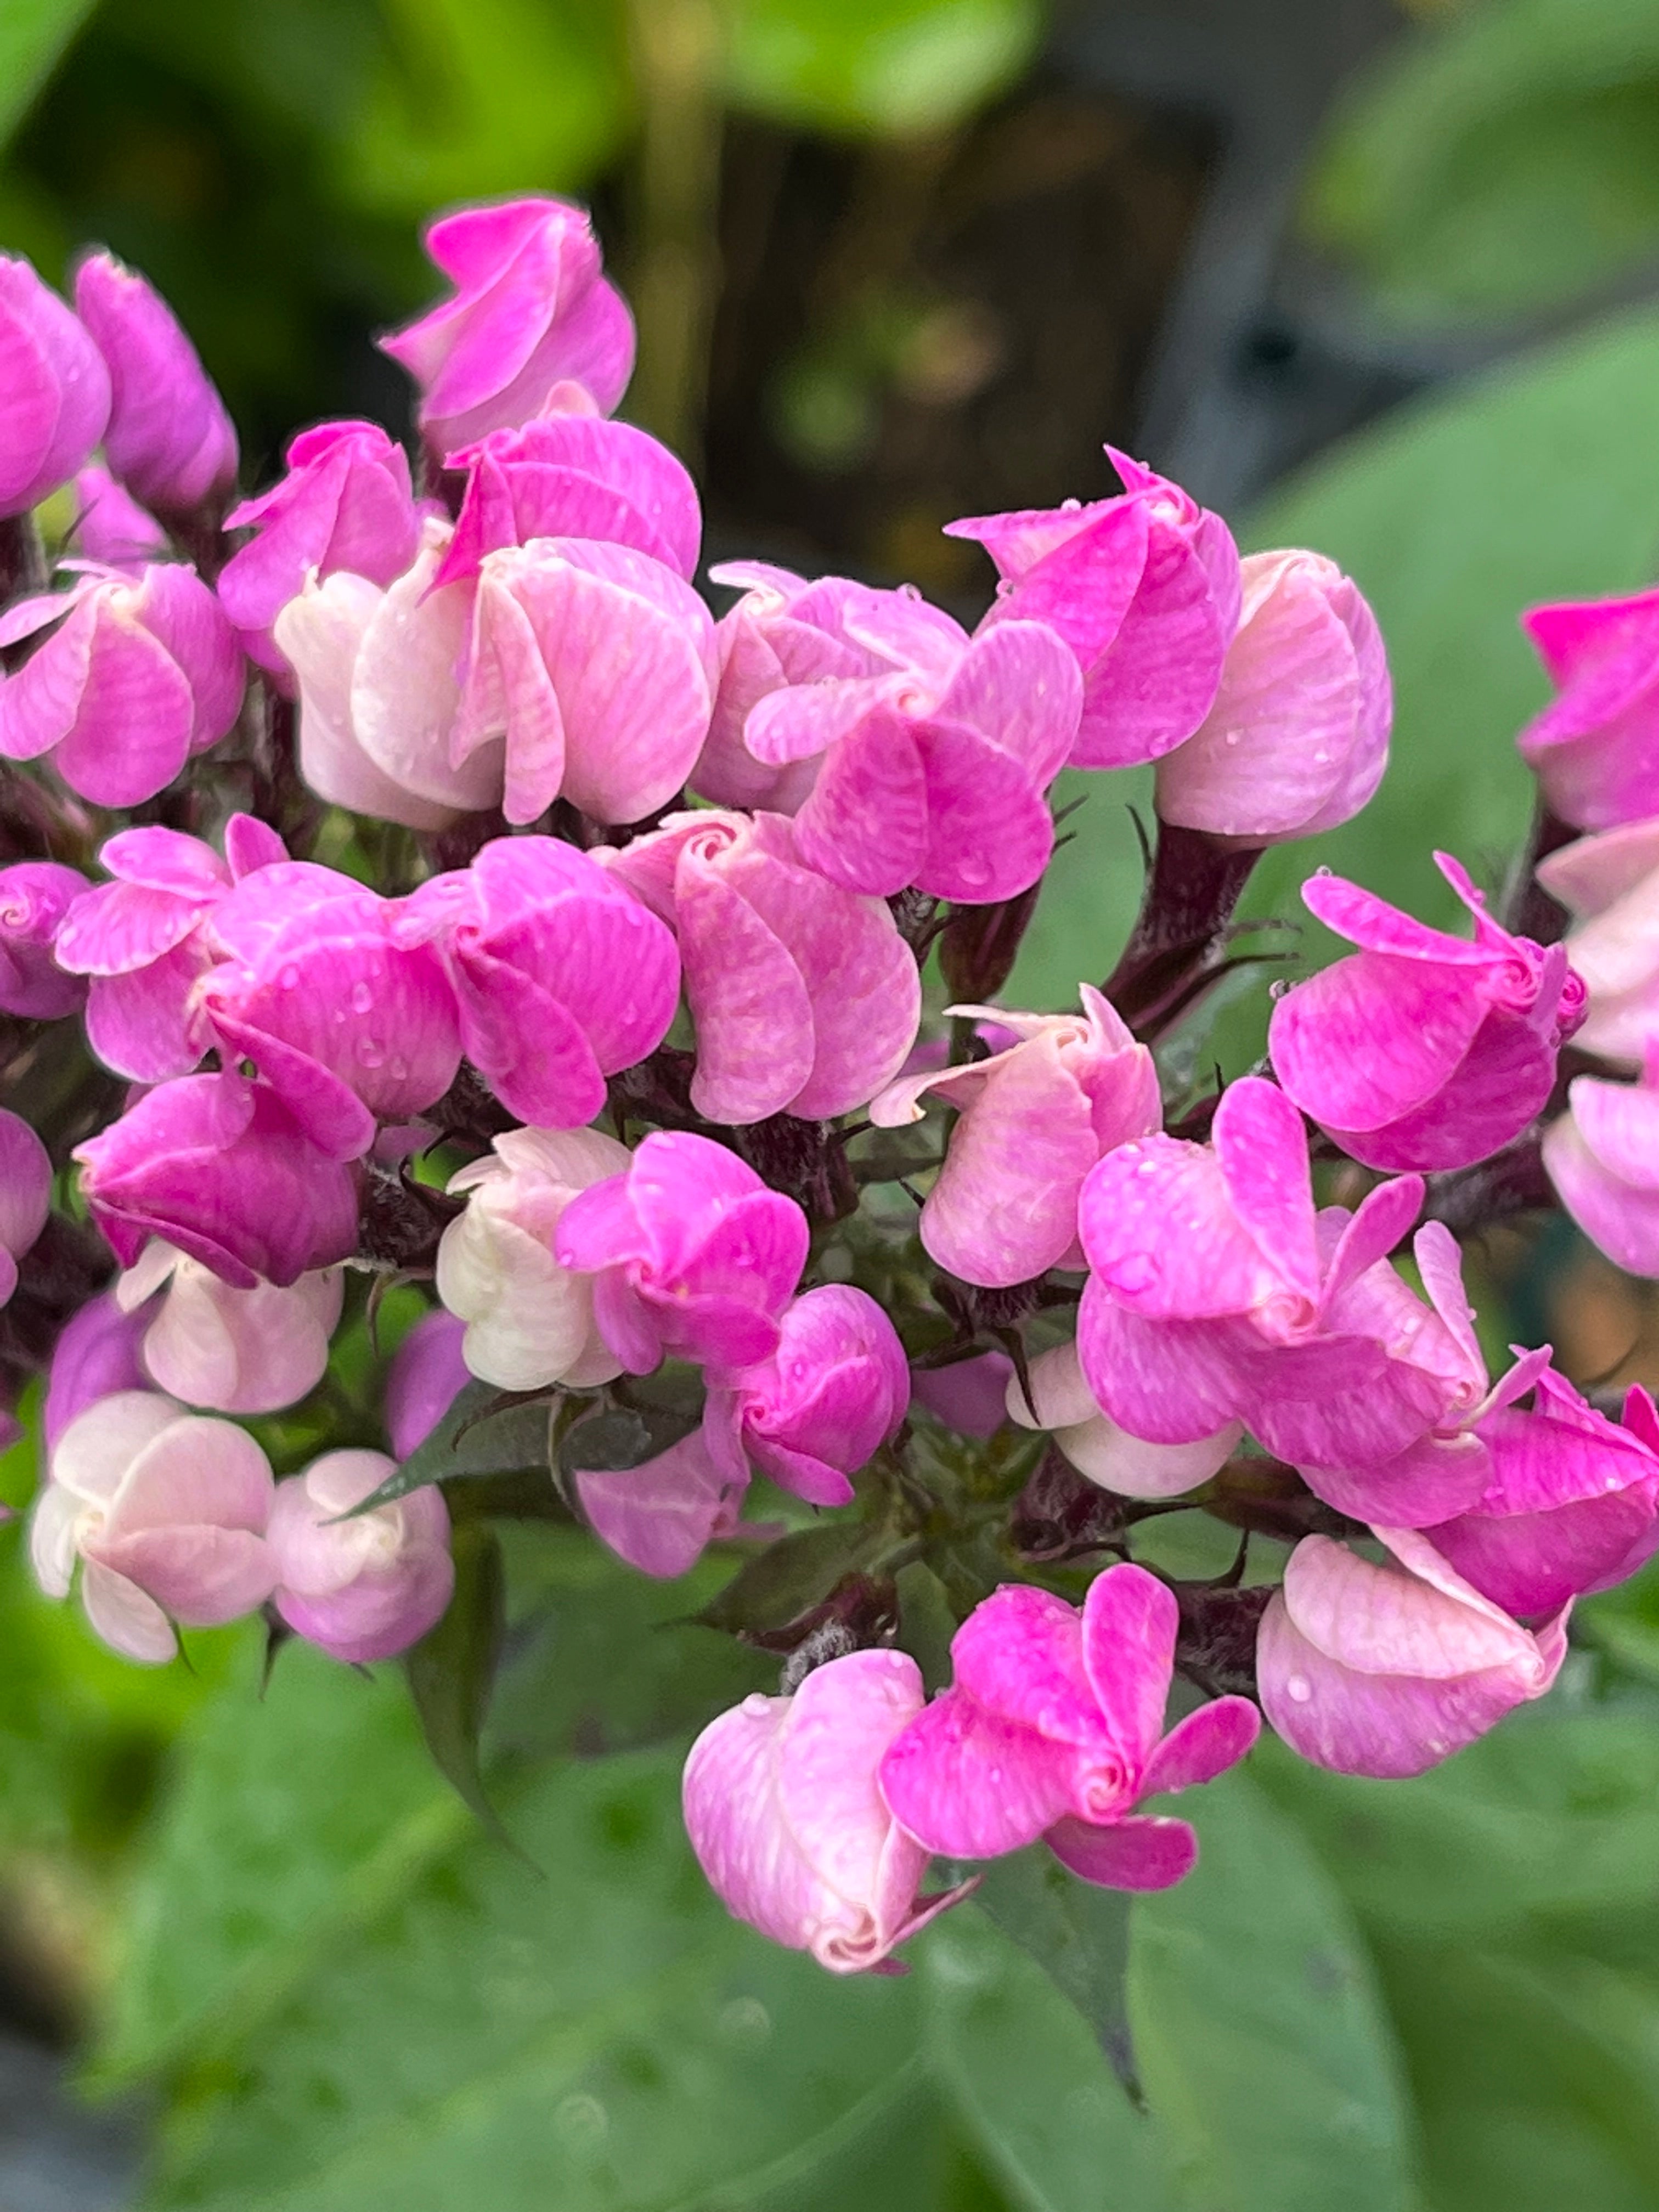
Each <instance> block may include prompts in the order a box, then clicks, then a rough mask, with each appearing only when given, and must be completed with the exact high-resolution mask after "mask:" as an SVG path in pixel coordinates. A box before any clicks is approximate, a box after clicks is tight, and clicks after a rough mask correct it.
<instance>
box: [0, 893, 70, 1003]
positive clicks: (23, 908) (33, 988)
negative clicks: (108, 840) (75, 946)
mask: <svg viewBox="0 0 1659 2212" xmlns="http://www.w3.org/2000/svg"><path fill="white" fill-rule="evenodd" d="M87 890H88V883H87V879H86V878H85V877H84V876H83V875H80V874H78V873H77V872H76V870H75V869H73V868H64V867H60V866H58V863H57V861H56V860H19V861H17V862H16V863H15V866H11V867H9V868H0V1012H5V1013H8V1014H16V1015H19V1016H20V1017H21V1018H22V1019H23V1020H25V1021H32V1022H49V1021H56V1020H57V1019H58V1018H59V1017H60V1016H62V1015H64V1014H72V1013H75V1012H76V1011H77V1010H78V1009H79V1008H80V1006H82V1003H83V1001H84V1000H85V998H86V995H87V987H86V985H85V984H84V983H83V982H82V981H81V979H80V977H79V976H78V975H65V974H64V971H63V969H61V968H60V967H59V966H58V962H57V959H56V958H55V957H54V955H53V951H52V940H53V939H54V938H55V937H56V936H57V933H58V927H59V925H60V923H61V922H62V921H63V919H64V915H66V914H67V913H68V912H69V909H70V907H71V906H73V905H74V903H75V902H76V899H78V898H81V897H82V896H84V894H85V892H86V891H87Z"/></svg>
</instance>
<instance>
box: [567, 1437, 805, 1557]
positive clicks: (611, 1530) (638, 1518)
mask: <svg viewBox="0 0 1659 2212" xmlns="http://www.w3.org/2000/svg"><path fill="white" fill-rule="evenodd" d="M573 1449H575V1447H573ZM574 1480H575V1485H576V1496H577V1498H578V1499H579V1500H580V1504H581V1509H582V1511H583V1512H584V1514H586V1516H587V1521H588V1525H589V1526H590V1527H591V1528H592V1531H593V1533H594V1534H595V1535H596V1536H597V1537H598V1538H599V1541H600V1542H601V1543H602V1544H606V1545H608V1546H609V1547H610V1548H611V1550H612V1551H613V1552H614V1553H616V1554H617V1558H618V1559H626V1560H627V1562H628V1564H629V1566H630V1567H635V1568H637V1569H638V1570H639V1571H640V1573H641V1574H642V1575H650V1576H651V1577H653V1579H654V1580H656V1581H659V1582H671V1581H673V1580H674V1579H675V1578H676V1577H678V1576H680V1575H684V1574H689V1573H690V1571H691V1569H692V1568H693V1567H695V1566H696V1564H697V1561H698V1560H699V1559H701V1558H702V1554H703V1553H704V1552H705V1550H706V1549H707V1548H708V1546H709V1545H710V1544H712V1543H715V1542H717V1541H720V1540H722V1539H724V1538H726V1537H730V1536H748V1537H750V1538H755V1537H759V1538H763V1539H764V1538H768V1537H770V1536H773V1535H775V1534H780V1533H781V1532H780V1531H779V1530H778V1529H776V1528H773V1527H763V1526H760V1525H751V1526H747V1527H745V1526H744V1523H743V1522H741V1521H740V1520H739V1519H738V1516H739V1514H740V1513H741V1512H742V1510H743V1498H744V1491H745V1490H746V1489H747V1488H748V1486H749V1470H748V1468H743V1469H742V1471H741V1473H740V1474H739V1475H738V1478H737V1479H736V1480H733V1478H732V1475H731V1474H730V1473H729V1472H728V1471H727V1469H726V1468H725V1467H723V1466H720V1465H717V1464H716V1462H715V1460H714V1455H713V1454H712V1453H711V1452H710V1451H709V1449H708V1443H707V1442H706V1441H705V1439H704V1438H703V1437H702V1435H701V1434H699V1433H698V1432H697V1431H696V1430H694V1431H692V1433H691V1434H690V1436H689V1437H682V1438H681V1440H680V1442H679V1443H677V1444H671V1445H670V1446H669V1448H668V1449H667V1450H666V1451H665V1452H659V1453H658V1455H657V1456H656V1457H655V1458H654V1459H648V1460H647V1461H645V1462H644V1463H643V1464H642V1465H641V1466H639V1467H629V1468H618V1469H616V1470H614V1471H606V1472H604V1473H601V1472H599V1471H598V1470H595V1469H592V1468H577V1469H576V1470H575V1471H574Z"/></svg>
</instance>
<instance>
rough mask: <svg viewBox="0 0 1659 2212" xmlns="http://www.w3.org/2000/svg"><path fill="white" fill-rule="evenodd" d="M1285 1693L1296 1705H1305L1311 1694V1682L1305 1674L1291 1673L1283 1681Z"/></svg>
mask: <svg viewBox="0 0 1659 2212" xmlns="http://www.w3.org/2000/svg"><path fill="white" fill-rule="evenodd" d="M1312 1695H1313V1684H1312V1683H1311V1682H1310V1680H1308V1678H1307V1676H1306V1675H1305V1674H1292V1675H1291V1676H1289V1677H1288V1679H1287V1680H1286V1681H1285V1696H1286V1697H1287V1698H1289V1699H1291V1700H1292V1702H1293V1703H1295V1704H1296V1705H1306V1704H1307V1702H1308V1700H1309V1699H1310V1698H1311V1697H1312Z"/></svg>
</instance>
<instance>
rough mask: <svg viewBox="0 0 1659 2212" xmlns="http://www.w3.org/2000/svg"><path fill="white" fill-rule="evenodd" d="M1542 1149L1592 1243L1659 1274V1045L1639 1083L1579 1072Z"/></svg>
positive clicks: (1634, 1267) (1620, 1263)
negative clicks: (1563, 1110)
mask: <svg viewBox="0 0 1659 2212" xmlns="http://www.w3.org/2000/svg"><path fill="white" fill-rule="evenodd" d="M1543 1152H1544V1165H1545V1167H1546V1168H1547V1170H1549V1178H1550V1181H1551V1182H1553V1184H1554V1185H1555V1193H1556V1196H1557V1197H1558V1198H1559V1200H1560V1201H1561V1203H1562V1205H1563V1206H1565V1208H1566V1210H1567V1212H1569V1213H1570V1214H1571V1216H1572V1218H1573V1219H1574V1220H1575V1221H1576V1222H1577V1224H1578V1226H1579V1227H1580V1228H1581V1229H1582V1230H1583V1232H1584V1234H1585V1236H1586V1237H1589V1240H1590V1242H1591V1243H1592V1244H1595V1245H1597V1246H1599V1247H1600V1249H1601V1250H1602V1251H1603V1252H1605V1253H1606V1254H1607V1257H1608V1259H1609V1260H1611V1261H1613V1265H1614V1266H1615V1267H1622V1268H1623V1269H1624V1270H1625V1273H1626V1274H1627V1275H1649V1276H1659V1044H1656V1047H1655V1048H1654V1050H1653V1052H1652V1053H1651V1054H1650V1060H1649V1065H1648V1069H1647V1073H1646V1076H1645V1078H1644V1080H1643V1081H1642V1082H1640V1083H1637V1084H1631V1083H1606V1082H1603V1081H1602V1080H1601V1079H1600V1078H1599V1077H1598V1076H1594V1075H1580V1076H1576V1077H1575V1078H1574V1079H1573V1080H1572V1082H1571V1084H1570V1085H1568V1087H1567V1110H1566V1112H1565V1114H1564V1115H1562V1116H1561V1118H1560V1120H1559V1121H1552V1122H1551V1124H1550V1126H1549V1127H1548V1128H1547V1129H1546V1130H1545V1132H1544V1146H1543Z"/></svg>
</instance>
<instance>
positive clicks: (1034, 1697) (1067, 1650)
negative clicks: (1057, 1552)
mask: <svg viewBox="0 0 1659 2212" xmlns="http://www.w3.org/2000/svg"><path fill="white" fill-rule="evenodd" d="M951 1662H952V1666H953V1668H954V1670H955V1682H956V1689H957V1692H958V1693H959V1694H960V1695H962V1696H963V1697H965V1698H969V1699H971V1700H972V1701H973V1703H974V1704H975V1705H977V1706H978V1707H980V1709H981V1711H982V1712H984V1713H985V1714H986V1715H987V1717H989V1718H991V1719H994V1720H998V1721H1006V1722H1009V1723H1014V1724H1017V1725H1018V1726H1019V1727H1021V1728H1024V1729H1030V1730H1032V1731H1033V1732H1034V1733H1035V1734H1036V1735H1040V1736H1042V1737H1044V1738H1045V1739H1047V1740H1048V1741H1050V1742H1054V1743H1060V1744H1068V1745H1074V1746H1075V1745H1081V1746H1087V1747H1092V1746H1093V1745H1095V1744H1096V1743H1097V1741H1099V1738H1100V1735H1101V1722H1100V1713H1099V1711H1098V1706H1097V1698H1096V1693H1095V1689H1094V1686H1093V1685H1092V1684H1091V1681H1090V1679H1089V1674H1088V1672H1087V1669H1086V1668H1085V1664H1084V1653H1083V1630H1082V1626H1081V1625H1080V1623H1079V1618H1078V1613H1077V1608H1076V1607H1074V1606H1070V1605H1067V1604H1066V1601H1065V1599H1064V1598H1060V1597H1055V1596H1054V1595H1051V1593H1050V1592H1048V1590H1041V1589H1033V1588H1032V1587H1031V1586H1030V1584H1029V1583H1004V1585H1003V1586H1002V1588H1001V1589H998V1590H994V1592H993V1593H992V1595H990V1596H989V1597H987V1599H986V1600H985V1601H983V1603H982V1604H980V1605H978V1606H975V1608H974V1610H973V1612H972V1613H969V1616H968V1618H967V1620H965V1621H963V1625H962V1626H961V1627H960V1628H959V1629H958V1630H957V1632H956V1635H955V1637H954V1638H952V1640H951Z"/></svg>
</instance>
